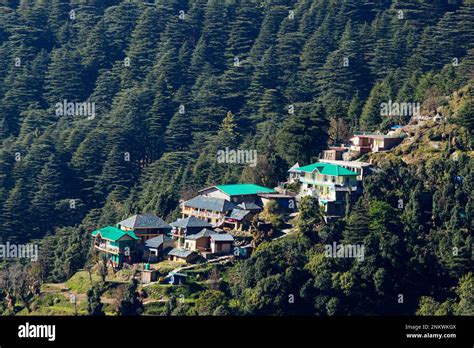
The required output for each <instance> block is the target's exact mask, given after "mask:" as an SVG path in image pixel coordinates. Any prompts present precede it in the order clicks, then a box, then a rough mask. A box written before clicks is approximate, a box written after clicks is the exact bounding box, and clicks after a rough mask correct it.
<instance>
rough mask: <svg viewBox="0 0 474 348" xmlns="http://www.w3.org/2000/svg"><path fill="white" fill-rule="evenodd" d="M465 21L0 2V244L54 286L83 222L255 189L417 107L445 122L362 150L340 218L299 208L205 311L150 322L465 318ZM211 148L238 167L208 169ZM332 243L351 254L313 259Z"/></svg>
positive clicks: (333, 5) (370, 13) (84, 250)
mask: <svg viewBox="0 0 474 348" xmlns="http://www.w3.org/2000/svg"><path fill="white" fill-rule="evenodd" d="M473 21H474V2H472V1H471V0H464V1H461V0H451V1H442V0H431V1H430V0H380V1H376V0H361V1H355V0H254V1H244V0H242V1H238V0H235V1H230V0H229V1H224V0H222V1H219V0H157V1H156V3H152V2H151V1H150V2H149V3H145V2H144V1H119V0H88V1H82V0H37V1H28V0H24V1H22V0H0V57H1V64H0V142H1V146H0V226H1V230H0V238H1V239H2V241H3V242H6V241H9V242H11V243H27V242H32V241H33V242H37V243H39V244H40V257H39V260H38V264H39V268H40V270H39V271H38V272H39V273H40V277H41V279H42V281H49V282H62V281H65V280H67V279H68V278H69V277H71V276H72V275H73V274H74V273H75V272H76V270H78V269H80V268H84V267H85V266H86V265H87V262H88V260H89V258H90V254H89V253H90V247H89V246H90V243H91V242H90V232H91V231H92V230H94V229H97V228H98V227H100V226H106V225H114V224H115V223H117V221H120V220H122V219H124V218H126V217H128V216H130V215H132V214H136V213H140V212H152V213H154V214H157V215H158V216H161V217H163V218H164V219H166V220H167V221H172V220H174V219H175V218H176V217H178V216H179V206H178V204H179V200H180V199H183V198H189V197H192V196H193V195H194V194H195V193H196V192H197V190H199V189H201V188H203V187H207V186H210V185H216V184H225V183H235V182H252V183H256V184H260V185H263V186H267V187H274V186H276V185H277V184H278V183H279V182H282V181H285V180H286V176H287V170H288V169H289V168H290V167H291V166H292V165H293V164H295V163H296V162H299V163H300V164H308V163H310V162H311V161H314V160H315V159H317V158H318V156H319V154H320V153H321V152H322V150H324V149H326V148H327V146H328V144H338V143H341V142H342V141H344V139H346V138H347V135H348V134H351V133H353V132H354V131H375V130H380V131H384V130H387V129H389V128H390V127H391V126H393V125H395V124H402V125H403V124H407V123H408V121H409V119H410V116H401V117H399V118H396V119H394V118H392V117H384V116H381V113H380V105H381V103H383V102H387V101H389V100H392V101H403V102H418V103H420V104H421V113H422V114H423V115H431V116H434V115H435V114H436V112H438V111H439V110H442V111H443V115H444V116H445V117H446V119H447V124H445V125H444V128H443V127H435V128H433V130H432V131H431V133H432V134H430V136H431V138H430V139H431V140H432V139H436V140H439V141H441V143H442V147H441V149H439V151H436V153H433V154H431V153H430V152H429V151H428V150H426V148H423V146H424V145H426V142H424V141H423V139H422V136H421V135H419V139H418V138H417V139H415V141H414V142H413V143H412V145H411V147H409V148H403V149H400V150H397V151H395V152H394V153H391V154H390V155H380V156H375V157H374V158H373V161H374V163H376V164H377V166H378V170H377V172H376V173H374V174H373V175H371V176H369V177H368V178H367V179H366V180H365V182H364V195H363V196H362V197H361V199H360V200H359V201H358V202H355V203H354V204H353V205H351V206H349V207H348V209H347V211H346V216H345V217H344V218H343V219H340V220H338V221H335V222H331V223H325V222H324V219H322V217H321V214H320V211H319V208H318V206H317V203H315V202H314V201H311V200H304V201H303V202H302V203H301V204H300V207H299V210H300V216H299V219H298V225H297V227H298V233H297V234H296V235H294V236H289V237H288V238H282V239H279V240H277V241H272V242H269V243H267V242H265V238H262V240H261V241H260V242H259V244H261V245H260V246H259V248H257V250H256V251H255V253H254V254H253V256H252V257H251V258H250V259H248V260H245V261H241V262H238V263H236V264H235V265H234V266H233V267H232V268H231V269H230V270H228V271H227V272H226V275H225V277H224V285H223V286H222V287H221V288H220V289H218V290H216V289H211V290H207V291H208V293H206V296H207V297H205V298H206V301H209V302H211V304H212V305H210V304H209V303H206V302H205V300H204V297H203V299H202V301H201V302H199V303H198V304H197V308H198V309H190V308H188V307H186V304H176V303H174V305H170V307H169V308H168V307H167V312H166V314H174V315H182V314H193V313H194V314H195V312H193V311H194V310H197V311H198V313H199V314H205V315H212V314H214V315H225V314H239V315H240V314H242V315H247V314H263V315H274V314H277V315H291V314H308V315H356V314H363V315H366V314H404V315H406V314H410V315H413V314H415V313H417V314H421V315H426V314H433V315H434V314H453V315H465V314H470V315H473V313H474V299H473V293H474V277H473V275H472V273H469V272H470V271H472V266H473V256H472V255H473V254H472V242H473V241H472V228H473V215H474V186H473V185H474V177H473V172H472V169H473V163H474V162H473V151H472V144H473V142H472V135H473V130H474V112H473V107H474V103H473V99H472V94H473V88H474V86H473V83H472V82H473V71H474V70H473V69H474V26H473ZM70 102H72V103H89V104H88V105H94V109H93V112H90V113H88V114H87V113H83V114H80V115H78V112H75V111H77V110H69V107H68V106H67V105H68V104H67V103H70ZM63 106H66V107H63ZM69 111H70V112H69ZM89 111H92V110H89ZM226 147H228V148H234V149H236V148H242V149H255V150H256V151H257V153H258V161H257V165H256V166H255V167H251V166H246V165H235V164H221V163H217V161H216V152H217V151H218V150H222V149H225V148H226ZM427 151H428V153H427ZM453 154H456V158H455V160H453V156H452V155H453ZM410 156H411V157H410ZM407 158H408V159H407ZM400 201H401V202H402V203H403V204H402V208H400ZM336 240H337V241H344V242H346V243H363V244H364V245H365V246H366V249H365V253H366V258H365V262H363V263H360V262H357V261H356V260H348V259H328V258H324V257H323V244H327V243H332V241H336ZM453 250H455V252H453ZM18 272H27V271H24V270H23V271H18ZM4 284H5V283H4ZM5 289H6V287H5ZM91 294H92V293H91ZM6 295H7V294H5V293H4V292H2V289H0V298H4V297H5V296H6ZM290 295H291V296H293V297H294V298H295V301H294V302H289V301H288V297H289V296H290ZM400 295H402V301H400ZM91 296H92V295H91ZM216 308H217V309H216ZM0 309H2V310H5V309H6V305H5V304H3V305H1V306H0Z"/></svg>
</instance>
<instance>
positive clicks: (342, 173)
mask: <svg viewBox="0 0 474 348" xmlns="http://www.w3.org/2000/svg"><path fill="white" fill-rule="evenodd" d="M291 170H292V172H293V173H294V172H295V171H298V173H299V176H298V180H299V181H300V182H301V189H300V190H301V191H300V195H301V196H307V195H311V196H313V197H317V198H318V199H319V204H320V205H321V206H323V207H324V210H325V212H326V214H327V215H328V216H342V215H343V214H344V206H345V203H346V202H345V201H346V196H347V194H349V195H353V194H355V193H356V192H357V191H358V187H359V184H358V180H357V176H358V173H356V172H353V171H352V170H349V169H347V168H344V167H342V166H339V165H336V164H332V163H324V162H315V163H311V164H308V165H306V166H302V167H298V168H292V169H291Z"/></svg>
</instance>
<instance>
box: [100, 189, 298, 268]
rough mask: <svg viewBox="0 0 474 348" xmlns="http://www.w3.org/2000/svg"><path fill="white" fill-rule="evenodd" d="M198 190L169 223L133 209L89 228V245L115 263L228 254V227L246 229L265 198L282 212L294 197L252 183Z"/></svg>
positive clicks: (186, 259)
mask: <svg viewBox="0 0 474 348" xmlns="http://www.w3.org/2000/svg"><path fill="white" fill-rule="evenodd" d="M198 193H199V194H198V195H197V196H196V197H193V198H192V199H190V200H187V201H183V202H181V203H180V207H181V218H179V219H177V220H176V221H174V222H172V223H170V224H168V223H166V222H165V221H163V219H161V218H160V217H158V216H156V215H153V214H138V215H134V216H132V217H129V218H128V219H125V220H123V221H120V222H119V223H118V224H117V225H116V226H106V227H103V228H100V229H98V230H95V231H93V232H92V237H93V238H94V247H95V249H96V250H97V251H100V252H103V253H106V254H107V255H108V257H109V259H110V261H111V262H112V264H113V265H114V266H115V267H121V266H122V265H123V263H133V262H137V261H144V262H147V263H152V262H158V261H160V260H163V259H169V260H173V261H181V262H191V261H193V260H195V259H196V258H198V257H204V258H205V259H208V258H212V257H215V256H219V255H227V254H232V253H233V252H234V249H233V247H234V236H233V235H232V234H231V233H229V232H230V231H248V230H249V229H250V226H251V221H252V219H253V218H254V217H255V215H257V214H258V213H260V212H261V211H262V210H263V208H264V206H265V204H267V203H268V202H270V201H272V200H274V201H277V203H278V205H279V206H280V207H281V209H282V210H283V211H294V210H295V209H296V198H295V197H294V196H291V195H285V194H281V193H278V192H277V191H275V190H274V189H270V188H266V187H263V186H259V185H255V184H229V185H217V186H212V187H208V188H205V189H203V190H201V191H199V192H198ZM249 248H250V246H244V247H239V250H238V253H236V254H237V255H241V256H245V255H248V254H249V251H248V249H249ZM241 249H242V250H241Z"/></svg>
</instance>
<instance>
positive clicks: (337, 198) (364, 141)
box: [288, 131, 403, 220]
mask: <svg viewBox="0 0 474 348" xmlns="http://www.w3.org/2000/svg"><path fill="white" fill-rule="evenodd" d="M402 140H403V133H401V132H399V131H393V132H390V133H388V134H386V135H385V134H379V133H367V132H355V133H354V135H353V137H352V138H351V139H350V144H349V145H341V146H331V147H329V148H328V149H327V150H325V151H323V153H322V156H321V157H322V158H321V159H319V161H318V162H315V163H311V164H308V165H305V166H300V165H299V163H296V164H295V165H294V166H293V167H291V168H290V169H289V170H288V183H290V184H293V183H296V182H297V183H299V184H300V191H299V194H298V198H301V197H304V196H308V195H309V196H313V197H317V198H318V201H319V204H320V206H322V207H323V210H324V213H325V218H326V220H330V219H332V218H338V217H341V216H343V215H344V213H345V207H346V205H347V204H348V203H349V201H355V200H356V199H357V198H358V197H359V196H360V195H361V194H362V180H363V178H364V177H365V176H367V175H368V174H369V173H370V171H371V165H370V163H366V162H361V161H357V160H352V159H355V158H358V157H360V156H361V155H364V154H366V153H369V152H379V151H387V150H390V149H391V148H393V147H395V146H397V145H398V144H400V143H401V142H402Z"/></svg>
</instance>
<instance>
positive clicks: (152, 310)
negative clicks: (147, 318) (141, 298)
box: [143, 302, 165, 315]
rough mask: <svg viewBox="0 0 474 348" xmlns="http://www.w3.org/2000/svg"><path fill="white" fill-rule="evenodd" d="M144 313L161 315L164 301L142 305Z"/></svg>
mask: <svg viewBox="0 0 474 348" xmlns="http://www.w3.org/2000/svg"><path fill="white" fill-rule="evenodd" d="M143 307H144V312H143V314H144V315H161V313H163V310H164V308H165V302H150V303H146V304H145V305H144V306H143Z"/></svg>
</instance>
